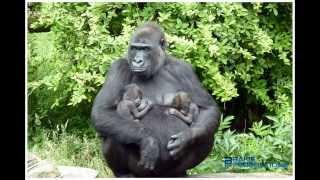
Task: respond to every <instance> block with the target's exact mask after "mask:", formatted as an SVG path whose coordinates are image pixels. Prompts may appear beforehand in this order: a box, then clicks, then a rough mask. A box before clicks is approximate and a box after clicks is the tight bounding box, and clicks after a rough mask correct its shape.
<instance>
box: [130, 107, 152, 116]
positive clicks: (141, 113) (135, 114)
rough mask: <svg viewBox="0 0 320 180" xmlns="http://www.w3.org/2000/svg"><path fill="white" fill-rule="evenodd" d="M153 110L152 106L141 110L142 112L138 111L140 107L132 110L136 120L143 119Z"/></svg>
mask: <svg viewBox="0 0 320 180" xmlns="http://www.w3.org/2000/svg"><path fill="white" fill-rule="evenodd" d="M150 109H151V104H147V105H146V107H145V108H144V109H143V110H141V111H140V112H139V111H138V107H135V108H133V109H132V113H133V115H134V116H135V117H136V118H141V117H143V116H144V115H145V114H146V113H147V112H148V111H149V110H150Z"/></svg>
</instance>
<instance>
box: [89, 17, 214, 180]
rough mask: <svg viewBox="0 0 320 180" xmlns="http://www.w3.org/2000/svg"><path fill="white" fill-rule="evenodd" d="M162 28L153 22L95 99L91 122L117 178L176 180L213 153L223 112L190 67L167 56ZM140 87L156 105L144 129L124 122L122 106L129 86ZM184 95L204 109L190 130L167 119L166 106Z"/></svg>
mask: <svg viewBox="0 0 320 180" xmlns="http://www.w3.org/2000/svg"><path fill="white" fill-rule="evenodd" d="M165 46H166V40H165V37H164V33H163V31H162V30H161V28H160V27H159V26H157V25H156V24H154V23H151V22H148V23H146V24H144V25H142V26H141V27H139V28H138V30H137V31H136V32H135V33H134V35H133V36H132V39H131V41H130V44H129V50H128V54H127V57H124V58H120V59H119V60H117V61H115V62H114V63H113V64H112V65H111V68H110V70H109V72H108V75H107V80H106V82H105V83H104V85H103V87H102V89H101V90H100V92H99V93H98V95H97V97H96V98H95V101H94V104H93V108H92V114H91V118H92V121H93V124H94V126H95V128H96V130H97V132H98V133H99V134H100V135H101V137H102V139H103V153H104V156H105V158H106V161H107V163H108V164H109V166H110V168H111V169H112V171H113V172H114V174H115V176H117V177H125V176H137V177H145V176H149V177H160V176H166V177H174V176H184V175H186V170H187V169H190V168H192V167H194V166H196V165H198V164H199V163H200V162H201V161H203V160H204V159H205V157H206V156H207V155H208V153H209V152H210V150H211V148H212V145H213V135H214V132H215V130H216V128H217V127H218V124H219V123H218V122H219V121H218V120H219V118H220V111H219V109H218V107H217V105H216V103H215V101H214V100H213V99H212V97H211V96H210V95H209V94H208V92H207V91H206V90H204V89H203V88H202V87H201V84H200V82H199V80H198V78H197V76H196V75H195V73H194V72H193V70H192V68H191V66H190V65H189V64H186V63H184V62H183V61H181V60H176V59H175V58H173V57H170V56H168V55H167V54H166V53H165ZM131 83H136V84H137V85H138V86H139V87H140V88H141V89H142V91H143V93H144V95H145V96H146V97H147V98H148V99H150V100H151V101H152V103H153V108H152V109H151V110H150V111H149V112H148V113H147V114H146V115H145V116H144V117H143V118H142V119H141V123H136V122H134V121H129V120H126V119H123V118H121V117H120V116H119V115H118V114H117V112H116V107H117V102H118V101H119V98H120V97H121V96H122V94H121V92H122V91H121V89H123V87H124V86H126V85H128V84H131ZM179 90H183V91H185V92H187V93H189V94H190V95H191V96H192V99H193V102H194V103H196V104H197V105H198V106H199V109H200V113H199V116H198V119H197V120H196V121H195V123H193V124H192V125H191V126H188V125H186V124H185V123H184V122H183V121H182V120H181V119H178V118H176V117H174V116H172V115H167V114H166V113H165V112H164V111H165V110H166V109H167V108H168V106H166V104H167V103H166V100H167V98H168V97H169V95H170V94H174V93H176V92H177V91H179Z"/></svg>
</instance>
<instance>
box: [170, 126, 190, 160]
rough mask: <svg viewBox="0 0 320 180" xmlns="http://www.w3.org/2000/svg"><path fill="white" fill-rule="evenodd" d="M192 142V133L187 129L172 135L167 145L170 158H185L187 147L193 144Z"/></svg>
mask: <svg viewBox="0 0 320 180" xmlns="http://www.w3.org/2000/svg"><path fill="white" fill-rule="evenodd" d="M191 141H192V131H191V130H190V129H186V130H184V131H182V132H180V133H178V134H175V135H172V136H171V137H170V140H169V142H168V145H167V149H168V150H169V154H170V156H172V158H173V159H178V158H179V157H181V156H183V155H184V153H185V150H186V147H187V146H188V145H189V144H191Z"/></svg>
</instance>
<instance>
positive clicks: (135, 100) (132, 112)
mask: <svg viewBox="0 0 320 180" xmlns="http://www.w3.org/2000/svg"><path fill="white" fill-rule="evenodd" d="M142 97H143V93H142V90H141V89H140V88H139V86H137V85H136V84H129V85H127V86H125V88H124V93H123V96H122V99H121V101H120V102H119V103H118V105H117V113H118V114H119V115H120V116H121V117H122V118H124V119H129V120H134V121H136V122H139V119H140V118H141V117H143V116H144V115H145V114H146V113H147V112H148V111H149V110H150V109H151V107H152V103H151V101H150V100H148V99H145V98H144V99H143V98H142Z"/></svg>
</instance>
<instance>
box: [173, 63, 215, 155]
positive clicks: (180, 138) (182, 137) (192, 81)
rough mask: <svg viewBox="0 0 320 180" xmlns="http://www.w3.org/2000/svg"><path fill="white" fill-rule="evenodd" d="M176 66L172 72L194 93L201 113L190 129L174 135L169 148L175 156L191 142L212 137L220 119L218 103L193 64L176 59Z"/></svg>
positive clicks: (181, 152) (188, 90)
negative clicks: (204, 86) (195, 71)
mask: <svg viewBox="0 0 320 180" xmlns="http://www.w3.org/2000/svg"><path fill="white" fill-rule="evenodd" d="M174 67H175V68H172V69H173V71H175V72H172V73H173V74H177V77H178V78H179V80H180V81H181V82H182V83H183V84H184V87H185V88H186V89H185V90H186V91H187V92H188V93H190V94H191V95H192V99H193V102H194V103H195V104H197V105H198V106H199V114H198V117H197V119H196V120H195V121H194V122H193V123H192V125H191V127H190V129H187V130H185V131H183V132H180V133H178V134H175V135H173V136H172V138H171V140H170V141H169V143H168V146H167V148H168V150H169V152H170V154H171V155H172V156H173V157H175V156H180V155H182V154H183V150H184V149H185V148H186V147H187V146H189V145H190V144H194V143H201V142H202V141H208V138H212V136H213V133H214V132H215V131H216V129H217V127H218V125H219V119H220V110H219V107H218V105H217V104H216V102H215V101H214V100H213V98H212V97H211V96H210V94H209V93H208V92H207V91H206V90H205V89H204V88H203V87H202V86H201V84H200V81H199V80H198V78H197V76H196V74H195V73H194V72H193V70H192V67H191V65H189V64H186V63H184V62H182V61H175V63H174Z"/></svg>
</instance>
